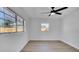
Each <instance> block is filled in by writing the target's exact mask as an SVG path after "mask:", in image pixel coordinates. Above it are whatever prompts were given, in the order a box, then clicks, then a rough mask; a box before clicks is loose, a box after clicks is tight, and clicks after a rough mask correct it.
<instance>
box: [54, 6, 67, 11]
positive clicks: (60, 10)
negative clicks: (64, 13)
mask: <svg viewBox="0 0 79 59" xmlns="http://www.w3.org/2000/svg"><path fill="white" fill-rule="evenodd" d="M67 8H68V7H63V8H60V9H58V10H55V11H57V12H58V11H61V10H64V9H67Z"/></svg>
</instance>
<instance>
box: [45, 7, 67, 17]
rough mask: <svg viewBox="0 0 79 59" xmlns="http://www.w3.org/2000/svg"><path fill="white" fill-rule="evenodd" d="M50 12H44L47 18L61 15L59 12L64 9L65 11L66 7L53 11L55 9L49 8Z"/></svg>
mask: <svg viewBox="0 0 79 59" xmlns="http://www.w3.org/2000/svg"><path fill="white" fill-rule="evenodd" d="M50 8H51V9H52V10H51V11H50V12H45V13H49V15H48V16H51V15H54V14H57V15H62V13H60V12H59V11H62V10H64V9H67V8H68V7H62V8H59V9H57V10H55V7H50Z"/></svg>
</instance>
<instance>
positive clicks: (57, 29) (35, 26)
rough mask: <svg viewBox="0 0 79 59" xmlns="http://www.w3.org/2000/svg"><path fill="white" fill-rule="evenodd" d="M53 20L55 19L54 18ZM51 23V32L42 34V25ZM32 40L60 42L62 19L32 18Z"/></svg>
mask: <svg viewBox="0 0 79 59" xmlns="http://www.w3.org/2000/svg"><path fill="white" fill-rule="evenodd" d="M52 18H53V17H52ZM44 22H46V23H49V24H50V26H49V31H48V32H41V31H40V29H41V23H44ZM30 24H31V25H30V29H31V30H30V40H59V39H60V38H61V34H62V32H61V30H62V29H61V27H62V19H60V18H54V19H41V18H40V19H38V18H32V20H31V23H30Z"/></svg>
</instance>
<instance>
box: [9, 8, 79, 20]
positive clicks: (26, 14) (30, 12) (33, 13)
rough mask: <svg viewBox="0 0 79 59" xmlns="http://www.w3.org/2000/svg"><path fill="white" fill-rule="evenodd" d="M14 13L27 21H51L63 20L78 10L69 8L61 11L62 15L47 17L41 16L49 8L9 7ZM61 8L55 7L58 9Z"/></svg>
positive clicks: (45, 15)
mask: <svg viewBox="0 0 79 59" xmlns="http://www.w3.org/2000/svg"><path fill="white" fill-rule="evenodd" d="M10 8H11V9H12V10H14V11H15V12H16V13H18V14H20V15H21V16H22V17H23V18H25V19H27V18H29V19H33V18H36V19H38V18H39V19H53V18H65V17H66V16H68V15H70V14H72V13H74V12H76V11H77V10H79V8H78V7H69V8H68V9H65V10H62V11H60V12H62V15H56V14H55V15H52V16H50V17H48V14H42V12H49V11H50V8H48V7H10ZM58 8H61V7H56V8H55V9H58Z"/></svg>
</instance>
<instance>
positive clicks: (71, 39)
mask: <svg viewBox="0 0 79 59" xmlns="http://www.w3.org/2000/svg"><path fill="white" fill-rule="evenodd" d="M63 38H64V39H63V41H64V42H66V43H67V44H69V45H71V46H73V47H75V48H77V49H79V10H77V11H76V12H73V13H71V14H70V15H68V16H67V17H65V18H64V19H63Z"/></svg>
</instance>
